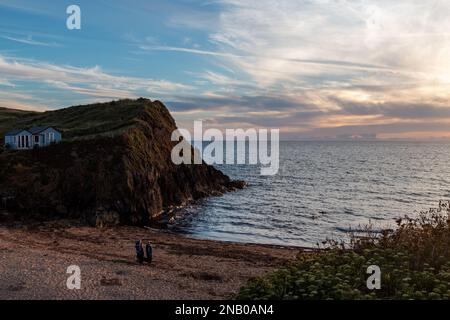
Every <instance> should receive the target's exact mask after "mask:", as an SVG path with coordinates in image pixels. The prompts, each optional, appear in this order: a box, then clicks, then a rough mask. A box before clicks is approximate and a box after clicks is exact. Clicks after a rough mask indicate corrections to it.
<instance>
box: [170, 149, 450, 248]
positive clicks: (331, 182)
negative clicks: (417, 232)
mask: <svg viewBox="0 0 450 320" xmlns="http://www.w3.org/2000/svg"><path fill="white" fill-rule="evenodd" d="M216 167H217V168H219V169H220V170H222V171H223V172H224V173H226V174H227V175H229V176H230V177H231V178H233V179H243V180H245V181H247V182H248V183H249V187H248V188H246V189H244V190H240V191H237V192H231V193H227V194H225V195H224V196H221V197H211V198H208V199H206V200H203V201H201V202H199V203H197V204H195V205H192V206H189V207H188V208H185V209H183V210H182V212H180V214H179V216H180V217H182V218H180V219H179V220H178V222H177V223H176V225H175V226H174V228H175V229H176V230H177V231H180V232H184V233H187V234H189V235H190V236H192V237H197V238H204V239H220V240H229V241H238V242H255V243H268V244H281V245H297V246H315V245H316V244H317V243H318V242H321V241H323V240H325V239H326V238H334V239H342V240H345V239H346V238H347V236H348V233H349V230H350V229H360V228H361V227H362V226H365V225H367V224H369V223H370V222H371V223H372V224H373V225H374V226H375V229H376V228H382V227H389V226H390V227H393V226H394V225H395V223H394V220H395V219H396V218H398V217H402V216H404V215H406V214H408V215H414V214H416V213H418V212H419V211H421V210H426V209H428V208H430V207H433V206H436V204H437V203H438V202H439V200H441V199H450V143H445V142H432V143H430V142H281V143H280V170H279V173H278V174H277V175H275V176H261V175H260V174H259V168H258V167H257V166H250V165H220V166H216Z"/></svg>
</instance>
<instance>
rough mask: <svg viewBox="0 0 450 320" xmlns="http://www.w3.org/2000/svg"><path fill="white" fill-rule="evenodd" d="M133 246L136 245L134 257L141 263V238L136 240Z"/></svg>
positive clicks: (142, 251)
mask: <svg viewBox="0 0 450 320" xmlns="http://www.w3.org/2000/svg"><path fill="white" fill-rule="evenodd" d="M135 247H136V259H137V261H138V262H139V263H143V262H144V260H145V257H144V248H143V246H142V240H137V241H136V245H135Z"/></svg>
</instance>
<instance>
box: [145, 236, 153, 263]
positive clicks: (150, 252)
mask: <svg viewBox="0 0 450 320" xmlns="http://www.w3.org/2000/svg"><path fill="white" fill-rule="evenodd" d="M145 252H146V253H147V262H148V263H152V260H153V248H152V245H151V243H150V241H149V242H147V245H146V246H145Z"/></svg>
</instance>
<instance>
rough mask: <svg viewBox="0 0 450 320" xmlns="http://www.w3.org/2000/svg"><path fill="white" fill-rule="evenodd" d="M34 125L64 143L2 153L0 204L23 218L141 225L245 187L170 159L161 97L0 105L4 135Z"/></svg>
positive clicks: (170, 122) (168, 121) (169, 128)
mask: <svg viewBox="0 0 450 320" xmlns="http://www.w3.org/2000/svg"><path fill="white" fill-rule="evenodd" d="M32 125H50V126H54V127H56V128H58V129H59V130H61V132H62V134H63V142H61V143H59V144H56V145H51V146H49V147H45V148H39V149H34V150H29V151H6V150H2V152H1V153H0V197H1V200H2V205H3V206H4V207H7V209H8V211H12V212H15V213H17V214H18V215H19V216H20V217H22V218H27V217H33V218H35V217H37V218H43V217H63V218H82V219H85V220H86V221H88V222H90V223H92V224H95V225H98V226H101V225H105V224H119V223H121V224H133V225H145V224H148V223H150V222H152V221H154V220H157V219H160V218H162V217H164V216H165V214H166V213H167V212H168V211H169V210H170V209H171V208H173V207H176V206H181V205H184V204H187V203H189V202H191V201H193V200H196V199H199V198H202V197H206V196H209V195H218V194H221V193H223V192H226V191H230V190H234V189H236V188H242V187H243V186H244V183H243V182H241V181H232V180H230V178H229V177H228V176H226V175H224V174H223V173H222V172H221V171H219V170H216V169H215V168H214V167H212V166H210V165H207V164H205V163H203V164H201V165H185V164H182V165H175V164H173V163H172V161H171V151H172V148H173V146H174V145H175V144H176V143H177V142H172V141H171V134H172V132H173V131H174V130H176V124H175V121H174V119H173V118H172V116H171V115H170V113H169V111H168V110H167V108H166V107H165V106H164V105H163V103H161V102H159V101H153V102H152V101H150V100H148V99H142V98H141V99H138V100H121V101H113V102H110V103H102V104H93V105H87V106H76V107H71V108H67V109H61V110H57V111H48V112H45V113H35V112H19V111H12V110H9V109H2V110H0V134H1V136H2V137H3V134H4V133H5V132H6V131H8V130H10V129H13V128H26V127H30V126H32Z"/></svg>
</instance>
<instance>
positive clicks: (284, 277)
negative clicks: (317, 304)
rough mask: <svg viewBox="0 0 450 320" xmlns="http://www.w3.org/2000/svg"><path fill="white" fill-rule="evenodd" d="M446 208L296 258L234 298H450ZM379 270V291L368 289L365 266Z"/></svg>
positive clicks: (448, 214)
mask: <svg viewBox="0 0 450 320" xmlns="http://www.w3.org/2000/svg"><path fill="white" fill-rule="evenodd" d="M449 208H450V205H449V202H441V203H440V204H439V208H436V209H430V210H429V211H428V212H422V213H421V214H420V215H419V216H418V217H417V218H405V219H402V220H399V221H397V224H398V228H397V229H396V230H394V231H385V232H383V233H382V234H381V235H378V236H374V235H373V233H368V235H367V236H365V237H356V236H354V237H353V238H352V241H351V243H350V246H349V247H344V246H338V245H333V246H331V247H330V248H328V249H327V250H324V251H322V252H317V253H312V254H301V255H300V256H299V257H298V260H297V261H295V262H294V263H292V264H290V265H289V266H286V267H284V268H282V269H280V270H278V271H275V272H274V273H272V274H269V275H268V276H266V277H263V278H257V279H253V280H251V281H250V282H249V283H248V284H247V285H246V286H245V287H243V288H242V289H241V290H240V292H239V293H238V295H237V296H236V298H237V299H450V209H449ZM370 265H377V266H379V267H380V268H381V289H380V290H369V289H368V288H367V284H366V281H367V278H368V277H369V276H370V275H369V274H367V273H366V271H367V267H368V266H370Z"/></svg>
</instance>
